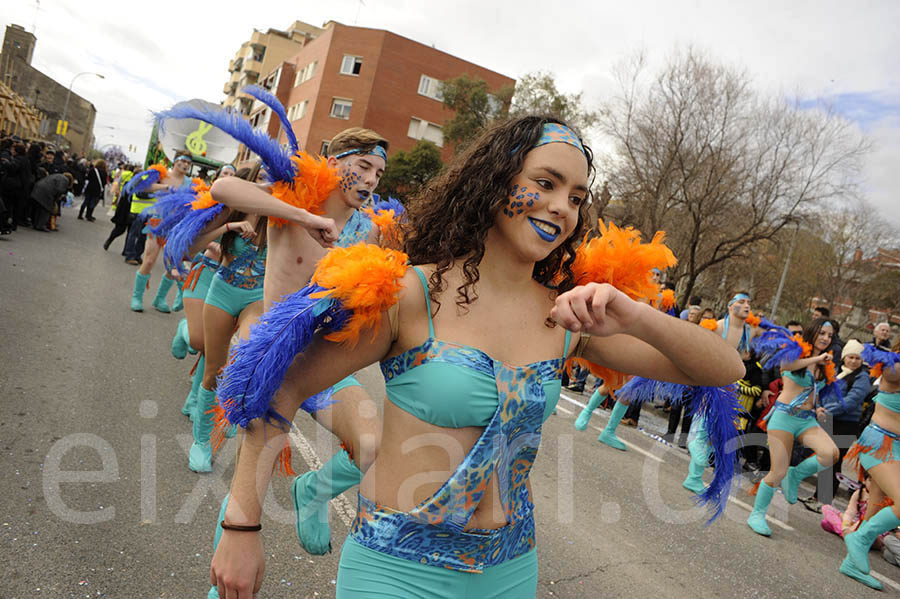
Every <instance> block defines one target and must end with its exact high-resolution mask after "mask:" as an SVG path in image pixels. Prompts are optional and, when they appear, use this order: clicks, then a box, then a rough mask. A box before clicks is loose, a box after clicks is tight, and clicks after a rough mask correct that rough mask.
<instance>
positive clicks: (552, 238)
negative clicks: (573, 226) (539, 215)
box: [528, 217, 561, 243]
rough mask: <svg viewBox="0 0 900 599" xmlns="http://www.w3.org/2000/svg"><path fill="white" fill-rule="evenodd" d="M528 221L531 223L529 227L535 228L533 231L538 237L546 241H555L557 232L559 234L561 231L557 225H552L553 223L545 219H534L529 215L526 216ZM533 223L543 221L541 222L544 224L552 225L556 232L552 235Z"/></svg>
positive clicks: (557, 235)
mask: <svg viewBox="0 0 900 599" xmlns="http://www.w3.org/2000/svg"><path fill="white" fill-rule="evenodd" d="M528 223H529V224H530V225H531V228H533V229H534V230H535V232H537V234H538V237H540V238H541V239H543V240H544V241H546V242H547V243H552V242H554V241H556V238H557V237H559V234H560V231H561V230H560V228H559V227H557V226H556V225H554V224H553V223H548V222H547V221H545V220H537V219H534V218H531V217H529V218H528ZM535 223H543V224H546V225H550V226H551V227H553V228H554V229H556V233H555V234H554V235H551V234H550V233H547V232H546V231H544V230H542V229H541V228H540V227H538V226H537V224H535Z"/></svg>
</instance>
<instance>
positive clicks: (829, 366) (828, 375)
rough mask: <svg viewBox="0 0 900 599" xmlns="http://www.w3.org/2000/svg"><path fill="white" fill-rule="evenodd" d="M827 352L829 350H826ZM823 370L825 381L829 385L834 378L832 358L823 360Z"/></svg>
mask: <svg viewBox="0 0 900 599" xmlns="http://www.w3.org/2000/svg"><path fill="white" fill-rule="evenodd" d="M828 353H829V354H830V353H831V352H828ZM823 370H824V371H825V381H826V382H827V383H828V384H829V385H830V384H832V383H833V382H834V380H835V378H836V374H835V371H834V370H835V369H834V360H830V361H828V362H825V367H824V369H823Z"/></svg>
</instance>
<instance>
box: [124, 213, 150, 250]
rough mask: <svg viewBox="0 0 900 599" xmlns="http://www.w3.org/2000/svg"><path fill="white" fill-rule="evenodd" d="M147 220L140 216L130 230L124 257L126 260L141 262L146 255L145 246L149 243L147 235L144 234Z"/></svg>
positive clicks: (126, 239)
mask: <svg viewBox="0 0 900 599" xmlns="http://www.w3.org/2000/svg"><path fill="white" fill-rule="evenodd" d="M145 224H146V218H145V217H143V216H141V215H138V216H137V217H136V218H135V219H134V222H133V223H131V228H130V229H128V237H126V238H125V251H124V252H122V255H123V256H125V259H126V260H140V259H141V256H143V255H144V244H146V243H147V234H146V233H144V232H143V231H144V225H145Z"/></svg>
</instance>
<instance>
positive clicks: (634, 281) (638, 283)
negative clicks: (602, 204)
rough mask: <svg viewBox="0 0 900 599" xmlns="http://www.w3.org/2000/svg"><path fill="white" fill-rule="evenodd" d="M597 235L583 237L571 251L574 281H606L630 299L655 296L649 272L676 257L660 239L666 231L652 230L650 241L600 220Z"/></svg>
mask: <svg viewBox="0 0 900 599" xmlns="http://www.w3.org/2000/svg"><path fill="white" fill-rule="evenodd" d="M599 226H600V233H601V235H600V237H595V238H594V239H591V240H588V239H587V238H585V240H584V241H583V242H582V244H581V246H579V248H578V250H576V253H575V262H574V264H573V265H572V271H573V272H574V273H575V283H576V284H578V285H585V284H587V283H609V284H610V285H612V286H613V287H615V288H616V289H618V290H619V291H622V292H623V293H625V294H626V295H628V297H630V298H631V299H634V300H641V299H644V300H646V299H650V298H655V297H657V296H659V285H657V284H655V283H653V282H652V281H651V280H650V271H651V270H652V269H654V268H659V269H660V270H662V269H666V268H669V267H671V266H675V264H677V262H678V261H677V260H676V259H675V254H673V253H672V250H670V249H669V248H668V247H667V246H666V245H665V244H664V243H663V241H664V240H665V236H666V234H665V233H664V232H662V231H659V232H657V233H656V235H654V236H653V239H652V240H651V241H650V243H643V242H642V241H641V233H640V231H637V230H635V229H634V228H632V227H626V228H624V229H620V228H619V227H617V226H616V225H615V224H613V223H610V224H609V227H607V226H606V225H605V224H604V223H603V221H600V223H599Z"/></svg>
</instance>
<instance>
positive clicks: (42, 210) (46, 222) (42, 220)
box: [31, 173, 75, 232]
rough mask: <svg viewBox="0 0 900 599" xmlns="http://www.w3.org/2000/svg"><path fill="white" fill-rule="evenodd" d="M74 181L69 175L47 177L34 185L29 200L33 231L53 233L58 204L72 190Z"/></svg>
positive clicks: (60, 174)
mask: <svg viewBox="0 0 900 599" xmlns="http://www.w3.org/2000/svg"><path fill="white" fill-rule="evenodd" d="M74 184H75V179H74V177H72V175H71V174H69V173H55V174H53V175H47V176H46V177H44V178H43V179H41V180H40V181H38V182H37V183H35V185H34V189H33V190H32V192H31V199H32V201H33V202H34V206H35V213H34V229H35V230H36V231H45V232H49V231H55V230H56V223H55V222H52V221H54V220H55V219H54V217H55V216H58V215H59V206H60V202H61V201H64V200H65V198H66V194H67V193H68V192H69V190H70V189H72V186H73V185H74Z"/></svg>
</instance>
